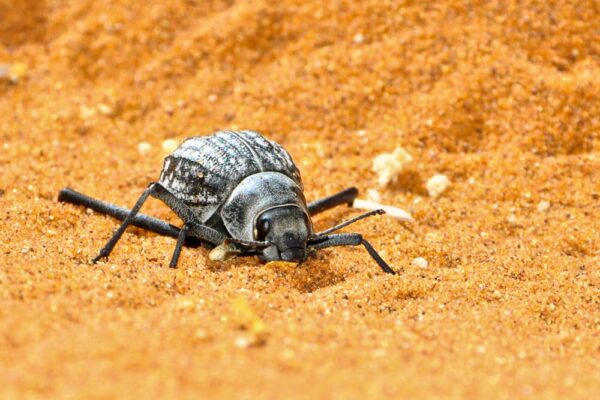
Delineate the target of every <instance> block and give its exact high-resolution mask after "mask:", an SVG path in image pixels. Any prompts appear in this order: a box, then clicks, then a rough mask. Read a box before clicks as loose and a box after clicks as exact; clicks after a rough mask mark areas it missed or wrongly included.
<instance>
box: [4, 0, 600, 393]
mask: <svg viewBox="0 0 600 400" xmlns="http://www.w3.org/2000/svg"><path fill="white" fill-rule="evenodd" d="M424 4H427V5H424ZM599 38H600V5H599V4H598V2H597V1H594V0H590V1H534V0H528V1H519V2H516V1H508V0H507V1H487V2H486V1H471V2H461V1H457V0H444V1H438V2H418V1H382V0H368V1H356V2H354V1H317V0H310V1H308V0H277V1H268V0H263V1H261V0H257V1H237V2H234V1H218V0H213V1H189V0H176V1H169V2H167V1H165V2H148V1H145V2H134V1H125V0H113V1H91V0H77V1H75V0H69V1H58V0H46V1H43V0H28V1H14V0H0V44H1V45H0V64H4V65H5V66H4V67H3V68H4V73H2V72H0V75H2V74H4V75H7V72H11V74H12V77H8V76H4V77H0V115H1V119H0V138H1V146H0V193H1V194H0V221H1V225H0V230H1V232H0V377H1V381H0V397H3V398H24V397H44V398H58V397H63V398H65V397H71V398H112V397H115V396H118V397H121V398H123V397H129V398H203V397H205V396H207V395H210V397H216V398H231V397H236V398H289V397H294V398H315V397H320V398H365V397H367V398H400V397H401V396H404V397H408V398H424V397H437V398H477V399H481V398H507V399H508V398H510V399H512V398H518V397H527V396H533V397H534V398H556V399H564V398H570V399H573V398H593V397H594V394H596V395H597V394H598V393H600V366H599V362H598V360H599V358H600V334H599V332H600V236H599V233H598V232H599V230H598V226H599V223H598V221H599V220H600V199H599V197H600V40H599ZM0 70H2V68H0ZM219 128H249V129H257V130H260V131H262V132H263V133H265V134H266V135H267V136H269V137H271V138H273V139H275V140H277V141H279V142H281V143H282V144H283V145H284V146H286V148H288V149H289V151H290V152H291V154H292V155H293V157H294V158H295V160H296V162H297V164H298V166H299V167H300V169H301V171H302V173H303V177H304V181H305V186H306V194H307V197H308V198H309V199H315V198H317V197H320V196H323V195H326V194H331V193H333V192H334V191H337V190H340V189H343V188H345V187H347V186H349V185H351V184H354V185H357V186H358V187H359V188H360V189H361V191H362V192H363V193H365V191H366V190H367V189H371V188H377V183H376V176H375V174H374V173H373V172H371V170H370V168H371V162H372V159H373V158H374V157H375V156H376V155H378V154H380V153H383V152H390V151H392V150H393V149H394V148H395V147H397V146H402V147H404V148H405V149H406V150H407V151H409V152H410V153H411V155H412V156H413V157H414V158H415V160H414V161H413V162H412V163H411V164H410V165H409V166H408V168H407V170H406V171H405V172H404V173H402V175H401V176H400V177H399V178H398V180H397V182H396V183H394V184H392V185H390V186H388V187H386V188H379V189H378V190H379V191H380V193H381V195H382V197H383V201H384V202H385V203H387V204H392V205H397V206H402V207H405V208H408V209H410V210H411V211H412V213H413V214H414V216H415V217H416V219H417V220H418V222H417V224H416V225H415V226H414V234H412V233H410V232H409V231H407V230H405V229H402V225H401V224H400V223H399V222H397V221H395V220H393V219H390V218H386V217H385V216H383V217H377V218H372V219H370V220H367V221H364V222H361V223H359V224H357V225H356V226H355V227H354V228H353V229H355V230H356V231H360V232H363V233H364V234H365V236H366V237H367V238H368V239H369V240H371V242H372V243H373V244H374V245H375V247H376V248H378V249H379V250H380V251H381V253H382V255H383V256H384V257H385V258H386V259H387V260H389V262H390V263H391V264H392V265H393V267H394V268H396V269H397V270H400V271H401V273H400V274H399V275H398V276H386V275H384V274H382V273H381V272H380V270H379V269H378V268H377V266H376V265H375V264H374V262H373V261H372V260H371V259H370V258H369V257H368V255H367V254H366V252H365V251H364V250H362V249H338V250H326V251H323V252H321V253H320V254H319V255H318V256H317V257H316V258H315V259H311V260H310V261H308V262H307V263H306V264H304V265H301V266H299V267H296V266H294V265H286V264H280V263H273V264H269V265H261V264H260V263H258V261H256V260H254V259H248V258H246V259H235V260H232V261H228V262H226V263H218V262H214V263H213V262H209V261H208V260H207V253H206V251H205V250H202V249H195V250H191V249H186V250H184V252H183V255H182V259H181V262H180V268H179V269H178V270H170V269H168V268H167V267H166V266H167V264H168V260H169V258H170V256H171V251H172V249H173V246H174V240H172V239H169V238H163V237H158V236H156V235H153V234H149V233H146V232H142V231H140V230H136V229H132V230H131V231H130V232H129V233H128V234H126V235H125V236H124V238H123V240H122V241H121V242H120V243H119V244H118V246H117V247H116V249H115V252H114V253H113V255H112V256H111V257H110V258H109V259H108V260H107V261H106V262H103V263H100V264H98V265H90V264H89V260H90V259H91V258H92V257H93V256H94V255H95V254H96V253H97V251H98V249H99V248H100V247H101V246H102V245H103V243H104V242H105V240H106V239H107V238H108V237H109V235H110V234H111V232H112V231H113V229H115V227H116V223H115V221H114V220H111V219H110V218H108V217H103V216H98V215H95V214H91V213H87V212H85V210H84V209H82V208H78V207H74V206H71V205H63V204H59V203H58V202H57V201H56V194H57V192H58V190H59V189H60V188H62V187H63V186H71V187H73V188H76V189H78V190H80V191H83V192H85V193H88V194H90V195H93V196H96V197H99V198H102V199H106V200H109V201H112V202H115V203H118V204H122V205H129V206H131V204H132V203H133V202H134V201H135V199H136V198H137V196H139V194H140V193H141V191H142V190H143V189H144V187H145V186H146V185H147V184H148V183H149V182H150V181H152V180H154V179H156V178H157V177H158V173H159V171H160V168H161V165H162V157H163V156H164V154H163V152H162V150H161V143H162V141H163V140H165V139H167V138H175V139H177V140H181V139H183V138H184V137H186V136H191V135H199V134H207V133H210V132H212V131H213V130H216V129H219ZM142 141H144V142H148V143H149V144H151V146H152V147H151V149H150V151H149V153H148V154H147V155H146V156H143V157H142V156H141V155H140V154H139V153H138V149H137V148H138V144H139V143H140V142H142ZM437 173H443V174H446V175H447V176H448V177H449V178H450V180H451V181H452V186H451V187H450V188H449V189H448V190H447V191H446V192H444V193H443V194H442V195H441V196H440V197H438V198H436V199H431V198H429V197H428V196H427V194H426V191H425V189H424V183H425V181H426V180H427V179H428V178H429V177H431V176H433V175H434V174H437ZM540 201H548V202H550V208H549V209H548V210H546V211H538V209H537V206H538V204H539V203H540ZM144 210H145V212H146V213H149V214H153V215H156V216H159V217H161V218H169V219H171V220H172V221H176V219H174V217H173V216H172V214H171V213H170V211H169V210H168V209H167V208H166V207H165V206H163V205H162V204H161V203H159V202H157V201H151V202H150V203H149V204H148V205H147V206H146V207H145V208H144ZM355 214H356V212H355V211H353V210H349V209H347V208H344V207H342V208H340V209H338V210H335V211H331V212H328V213H327V214H324V215H322V216H319V217H318V218H317V219H316V225H317V227H319V228H323V227H327V226H330V225H332V224H334V223H336V222H339V221H341V220H343V219H345V218H348V217H350V216H352V215H355ZM419 256H420V257H424V258H426V259H427V260H428V262H429V266H428V267H427V268H419V267H416V266H413V265H412V264H411V261H412V260H413V259H414V258H415V257H419ZM239 308H241V310H240V309H239Z"/></svg>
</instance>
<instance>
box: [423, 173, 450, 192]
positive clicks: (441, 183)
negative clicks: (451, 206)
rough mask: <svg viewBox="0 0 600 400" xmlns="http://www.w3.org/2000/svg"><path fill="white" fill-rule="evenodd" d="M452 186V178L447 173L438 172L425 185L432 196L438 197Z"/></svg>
mask: <svg viewBox="0 0 600 400" xmlns="http://www.w3.org/2000/svg"><path fill="white" fill-rule="evenodd" d="M448 186H450V179H448V177H447V176H446V175H442V174H437V175H434V176H432V177H431V178H429V180H428V181H427V183H426V184H425V187H426V188H427V192H428V193H429V196H431V197H438V196H439V195H440V194H442V193H443V192H444V191H445V190H446V189H448Z"/></svg>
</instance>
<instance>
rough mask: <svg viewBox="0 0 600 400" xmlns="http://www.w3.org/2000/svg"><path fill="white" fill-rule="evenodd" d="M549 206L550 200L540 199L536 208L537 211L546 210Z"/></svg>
mask: <svg viewBox="0 0 600 400" xmlns="http://www.w3.org/2000/svg"><path fill="white" fill-rule="evenodd" d="M549 208H550V202H549V201H546V200H542V201H540V202H539V203H538V205H537V210H538V211H539V212H546V211H548V209H549Z"/></svg>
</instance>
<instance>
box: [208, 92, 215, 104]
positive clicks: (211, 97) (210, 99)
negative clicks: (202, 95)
mask: <svg viewBox="0 0 600 400" xmlns="http://www.w3.org/2000/svg"><path fill="white" fill-rule="evenodd" d="M208 101H210V102H211V103H214V102H215V101H217V95H216V94H209V95H208Z"/></svg>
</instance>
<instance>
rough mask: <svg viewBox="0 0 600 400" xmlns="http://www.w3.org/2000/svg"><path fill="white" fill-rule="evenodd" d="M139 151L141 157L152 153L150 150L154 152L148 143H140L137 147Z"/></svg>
mask: <svg viewBox="0 0 600 400" xmlns="http://www.w3.org/2000/svg"><path fill="white" fill-rule="evenodd" d="M137 149H138V153H140V155H142V156H143V155H146V154H148V153H149V152H150V150H152V145H151V144H150V143H148V142H140V143H138V146H137Z"/></svg>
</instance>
